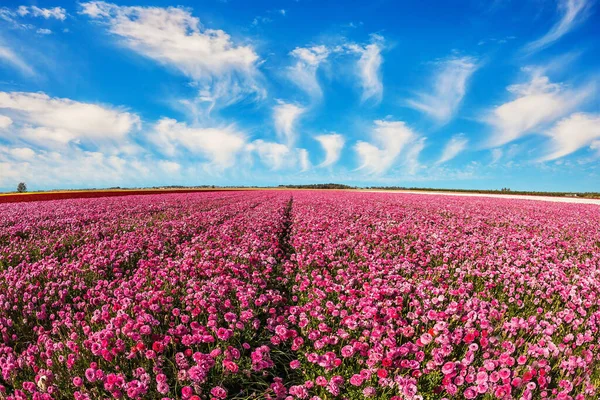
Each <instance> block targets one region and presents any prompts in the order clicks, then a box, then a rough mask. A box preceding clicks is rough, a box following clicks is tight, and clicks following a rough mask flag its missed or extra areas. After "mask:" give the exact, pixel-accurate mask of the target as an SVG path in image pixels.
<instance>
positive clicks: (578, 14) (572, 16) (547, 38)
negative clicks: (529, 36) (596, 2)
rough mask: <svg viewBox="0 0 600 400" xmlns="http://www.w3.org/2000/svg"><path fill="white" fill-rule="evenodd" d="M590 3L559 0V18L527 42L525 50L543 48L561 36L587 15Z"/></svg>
mask: <svg viewBox="0 0 600 400" xmlns="http://www.w3.org/2000/svg"><path fill="white" fill-rule="evenodd" d="M591 4H592V1H591V0H559V1H558V10H559V12H560V14H561V17H560V20H559V21H558V22H556V24H554V26H553V27H552V28H551V29H550V31H548V33H546V34H545V35H544V36H542V37H541V38H539V39H537V40H534V41H533V42H531V43H529V44H527V46H525V51H527V52H534V51H537V50H540V49H543V48H545V47H547V46H549V45H551V44H552V43H554V42H555V41H557V40H558V39H560V38H561V37H563V36H564V35H565V34H567V33H568V32H570V31H571V30H572V29H573V28H575V26H577V25H578V24H579V23H581V22H583V21H584V20H585V19H586V18H587V17H588V15H589V13H588V11H589V9H590V7H591Z"/></svg>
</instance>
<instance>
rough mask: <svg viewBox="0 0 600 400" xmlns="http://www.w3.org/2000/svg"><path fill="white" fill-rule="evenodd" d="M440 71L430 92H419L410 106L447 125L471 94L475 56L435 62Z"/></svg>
mask: <svg viewBox="0 0 600 400" xmlns="http://www.w3.org/2000/svg"><path fill="white" fill-rule="evenodd" d="M435 65H436V71H435V73H434V75H433V78H432V83H431V87H430V89H429V90H426V91H422V92H418V93H417V96H416V98H414V99H410V100H408V102H407V103H408V105H409V106H410V107H412V108H414V109H416V110H419V111H421V112H423V113H425V114H427V115H428V116H429V117H431V118H433V119H434V120H435V121H437V122H438V123H439V124H446V123H448V122H450V120H451V119H452V118H453V117H454V116H455V114H456V113H457V112H458V109H459V107H460V105H461V103H462V100H463V98H464V96H465V93H466V91H467V86H468V82H469V79H470V77H471V75H473V73H474V72H475V71H476V70H477V68H478V64H477V59H475V58H474V57H452V58H450V59H447V60H444V61H439V62H437V63H435Z"/></svg>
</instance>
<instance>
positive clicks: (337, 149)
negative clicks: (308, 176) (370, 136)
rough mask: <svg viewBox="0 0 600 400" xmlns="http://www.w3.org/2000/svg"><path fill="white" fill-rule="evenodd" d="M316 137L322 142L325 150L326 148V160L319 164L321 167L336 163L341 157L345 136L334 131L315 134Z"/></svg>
mask: <svg viewBox="0 0 600 400" xmlns="http://www.w3.org/2000/svg"><path fill="white" fill-rule="evenodd" d="M315 139H316V140H317V141H318V142H319V143H320V144H321V147H323V150H325V160H323V162H322V163H321V164H319V167H328V166H330V165H333V164H335V163H336V162H337V161H338V160H339V159H340V154H341V152H342V149H343V148H344V143H345V140H344V137H343V136H342V135H340V134H339V133H332V134H329V135H319V136H315Z"/></svg>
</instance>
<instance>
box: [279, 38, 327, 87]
mask: <svg viewBox="0 0 600 400" xmlns="http://www.w3.org/2000/svg"><path fill="white" fill-rule="evenodd" d="M329 53H330V51H329V49H328V48H327V47H326V46H323V45H320V46H313V47H296V48H295V49H294V50H293V51H292V52H290V55H291V56H292V57H294V58H295V59H296V63H295V64H294V65H293V66H291V67H289V68H288V70H287V73H288V77H289V79H290V80H291V81H292V82H294V83H295V84H296V85H298V87H300V88H301V89H302V90H304V91H305V92H306V93H307V94H308V95H309V96H311V97H313V98H319V97H321V96H322V94H323V92H322V90H321V86H320V85H319V81H318V79H317V70H318V68H319V65H320V64H321V63H323V62H325V61H326V60H327V57H328V56H329Z"/></svg>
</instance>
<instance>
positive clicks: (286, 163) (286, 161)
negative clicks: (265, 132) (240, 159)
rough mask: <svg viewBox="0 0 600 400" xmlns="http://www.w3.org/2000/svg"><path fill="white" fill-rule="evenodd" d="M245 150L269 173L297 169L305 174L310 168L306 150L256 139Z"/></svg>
mask: <svg viewBox="0 0 600 400" xmlns="http://www.w3.org/2000/svg"><path fill="white" fill-rule="evenodd" d="M245 150H246V153H247V154H249V155H252V154H255V155H256V156H257V157H258V159H259V160H260V162H261V163H262V164H263V165H264V166H265V167H267V168H268V169H269V170H271V171H280V170H284V169H287V170H289V169H292V168H299V169H300V172H306V171H308V170H309V169H311V167H312V164H311V162H310V157H309V153H308V150H306V149H302V148H294V147H290V146H287V145H285V144H282V143H277V142H270V141H265V140H263V139H257V140H254V141H253V142H251V143H249V144H248V145H247V146H246V148H245Z"/></svg>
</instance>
